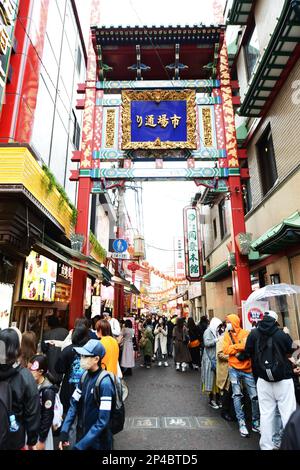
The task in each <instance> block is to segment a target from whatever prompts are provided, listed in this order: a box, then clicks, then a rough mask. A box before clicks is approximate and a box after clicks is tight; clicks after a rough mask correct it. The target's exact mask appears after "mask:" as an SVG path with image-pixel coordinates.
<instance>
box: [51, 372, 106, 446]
mask: <svg viewBox="0 0 300 470" xmlns="http://www.w3.org/2000/svg"><path fill="white" fill-rule="evenodd" d="M101 372H102V369H99V370H97V371H96V372H90V371H89V372H88V374H87V377H86V378H85V380H84V382H83V384H81V383H79V384H78V386H77V388H76V389H75V391H74V393H73V395H72V398H71V402H70V408H69V410H68V413H67V416H66V418H65V420H64V423H63V426H62V430H61V435H60V440H61V441H63V442H66V441H68V434H69V431H70V428H71V425H72V423H73V422H74V420H75V417H76V416H77V415H78V417H79V423H80V425H81V428H82V438H81V439H80V440H79V442H77V443H76V444H75V446H74V449H75V450H88V449H92V450H111V448H112V433H111V429H110V418H111V409H112V402H113V399H114V397H115V386H114V384H113V383H112V381H111V379H110V378H109V376H106V377H104V378H103V379H102V380H101V382H100V385H99V398H100V406H99V405H98V404H97V403H96V401H95V399H94V388H95V384H96V381H97V378H98V376H99V375H100V374H101Z"/></svg>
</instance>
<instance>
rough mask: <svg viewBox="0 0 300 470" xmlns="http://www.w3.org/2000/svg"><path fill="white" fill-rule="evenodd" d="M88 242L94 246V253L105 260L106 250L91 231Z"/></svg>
mask: <svg viewBox="0 0 300 470" xmlns="http://www.w3.org/2000/svg"><path fill="white" fill-rule="evenodd" d="M90 243H91V245H92V247H93V248H94V251H95V253H96V254H97V255H98V256H99V257H100V258H101V259H102V260H105V258H106V256H107V252H106V250H105V249H104V248H103V247H102V246H101V245H100V243H99V242H98V240H97V238H96V237H95V235H94V234H93V232H90Z"/></svg>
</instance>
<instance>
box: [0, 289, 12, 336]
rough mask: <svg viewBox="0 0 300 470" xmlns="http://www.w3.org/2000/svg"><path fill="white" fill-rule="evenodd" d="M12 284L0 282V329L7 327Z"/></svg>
mask: <svg viewBox="0 0 300 470" xmlns="http://www.w3.org/2000/svg"><path fill="white" fill-rule="evenodd" d="M13 292H14V286H13V284H2V283H0V329H1V330H4V329H5V328H8V327H9V319H10V313H11V307H12V298H13Z"/></svg>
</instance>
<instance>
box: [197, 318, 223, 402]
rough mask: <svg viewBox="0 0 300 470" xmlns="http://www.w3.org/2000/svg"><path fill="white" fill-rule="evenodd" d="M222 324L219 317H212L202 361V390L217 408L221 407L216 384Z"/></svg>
mask: <svg viewBox="0 0 300 470" xmlns="http://www.w3.org/2000/svg"><path fill="white" fill-rule="evenodd" d="M220 325H222V322H221V320H220V319H219V318H216V317H214V318H212V320H211V322H210V324H209V327H208V328H207V329H206V330H205V332H204V335H203V343H204V351H203V356H202V363H201V383H202V391H203V392H204V393H208V395H209V402H208V404H209V406H210V407H211V408H213V409H215V410H218V409H219V408H220V406H219V404H218V399H219V397H218V394H219V389H218V388H217V386H216V368H217V359H216V345H217V341H218V334H217V329H218V327H219V326H220Z"/></svg>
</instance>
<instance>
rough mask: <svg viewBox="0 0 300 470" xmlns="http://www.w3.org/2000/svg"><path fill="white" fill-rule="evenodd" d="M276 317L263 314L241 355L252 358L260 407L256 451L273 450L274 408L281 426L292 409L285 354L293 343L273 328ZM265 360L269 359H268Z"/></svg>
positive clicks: (293, 400) (290, 379)
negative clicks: (244, 354) (276, 364)
mask: <svg viewBox="0 0 300 470" xmlns="http://www.w3.org/2000/svg"><path fill="white" fill-rule="evenodd" d="M277 320H278V316H277V313H276V312H274V311H267V312H265V315H264V317H263V319H262V320H261V321H260V322H259V324H258V327H257V329H256V330H253V331H251V333H250V335H249V337H248V339H247V343H246V348H245V353H246V354H248V355H249V356H250V357H251V358H252V364H253V373H254V375H255V377H257V393H258V400H259V408H260V415H261V418H260V430H261V439H260V448H261V449H262V450H273V449H274V443H273V422H274V418H275V412H276V407H277V406H278V409H279V412H280V415H281V420H282V424H283V427H285V426H286V424H287V422H288V420H289V419H290V416H291V415H292V413H293V412H294V411H295V410H296V397H295V388H294V381H293V367H292V364H291V362H290V361H289V359H288V355H291V354H292V353H293V351H294V350H293V347H292V345H293V340H292V338H291V337H290V336H289V335H288V334H287V333H284V332H283V331H282V330H281V329H280V328H279V327H278V325H277ZM266 351H267V352H266ZM266 354H270V364H272V363H275V361H278V367H277V369H276V370H274V368H272V369H271V367H272V366H271V365H270V367H269V368H268V366H266V364H267V362H266V360H265V359H263V360H262V357H264V358H266ZM268 359H269V356H268Z"/></svg>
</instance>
